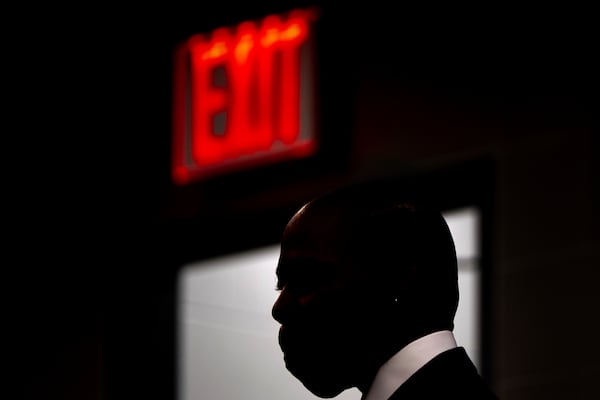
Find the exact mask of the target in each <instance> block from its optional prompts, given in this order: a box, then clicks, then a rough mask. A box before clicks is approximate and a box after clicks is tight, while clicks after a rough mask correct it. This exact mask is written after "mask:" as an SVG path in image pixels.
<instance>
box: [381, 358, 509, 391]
mask: <svg viewBox="0 0 600 400" xmlns="http://www.w3.org/2000/svg"><path fill="white" fill-rule="evenodd" d="M412 398H418V399H429V398H450V399H454V398H461V399H497V397H496V396H495V395H494V394H493V392H492V391H491V389H490V388H489V386H488V385H487V383H486V382H485V381H484V380H483V378H482V377H481V376H480V375H479V373H478V371H477V369H476V368H475V365H474V364H473V362H472V361H471V360H470V359H469V357H468V355H467V353H466V351H465V349H464V348H462V347H457V348H454V349H451V350H447V351H444V352H443V353H440V354H439V355H437V356H436V357H434V358H433V359H432V360H431V361H429V362H428V363H427V364H425V365H424V366H423V367H422V368H420V369H419V370H418V371H417V372H415V373H414V374H413V375H412V376H411V377H410V378H409V379H408V380H407V381H406V382H405V383H404V384H403V385H402V386H400V387H399V388H398V389H397V390H396V391H395V392H394V394H393V395H392V396H391V397H390V400H400V399H412Z"/></svg>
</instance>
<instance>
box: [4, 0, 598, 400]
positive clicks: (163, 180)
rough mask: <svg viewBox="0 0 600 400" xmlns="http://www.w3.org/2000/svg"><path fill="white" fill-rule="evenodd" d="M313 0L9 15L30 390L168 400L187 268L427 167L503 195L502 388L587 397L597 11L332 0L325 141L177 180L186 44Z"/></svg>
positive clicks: (495, 328) (15, 285) (16, 339)
mask: <svg viewBox="0 0 600 400" xmlns="http://www.w3.org/2000/svg"><path fill="white" fill-rule="evenodd" d="M305 4H308V3H303V2H289V3H288V2H277V3H276V4H269V3H268V2H261V3H259V4H254V5H252V6H250V5H242V6H239V5H235V6H234V5H232V4H229V3H227V4H223V5H212V6H209V7H205V6H204V5H203V6H202V7H201V6H199V5H196V6H190V5H189V4H187V5H186V4H170V5H169V6H168V7H166V6H164V7H156V8H154V9H152V8H148V7H146V8H143V9H133V8H130V9H106V8H105V9H102V8H98V9H92V8H90V7H86V8H85V9H78V10H73V9H58V8H51V9H47V10H42V9H36V10H19V11H11V13H10V15H11V17H12V18H13V20H14V21H15V27H14V29H13V32H12V36H11V40H10V42H11V43H10V46H8V48H7V50H5V52H6V59H7V64H8V66H9V68H10V70H9V71H10V72H9V73H8V74H7V78H8V81H9V83H10V85H9V86H10V89H11V90H10V91H7V93H9V95H10V99H11V101H10V104H9V105H8V106H6V107H7V108H6V110H7V111H8V112H7V114H8V116H9V117H10V118H9V119H8V120H7V121H6V122H5V132H6V133H5V137H6V138H7V139H8V140H7V141H6V145H5V147H4V155H5V159H6V160H8V164H9V168H7V169H6V175H7V176H6V178H5V180H4V182H5V184H4V190H3V193H4V197H5V199H6V200H7V203H6V205H5V206H4V207H3V210H4V216H5V220H6V221H7V222H6V224H4V227H5V233H6V234H5V235H4V237H5V238H6V239H5V248H6V250H7V251H6V252H5V259H4V265H5V270H6V271H8V275H7V278H6V280H5V282H6V284H7V286H8V287H9V290H8V291H7V293H8V301H7V303H6V304H7V306H8V309H9V313H8V315H9V319H8V322H7V324H6V326H7V327H8V331H9V333H11V335H10V337H11V339H10V341H8V342H7V343H8V347H9V356H10V357H9V358H8V360H9V363H10V366H11V370H12V372H13V373H14V374H15V377H16V378H15V379H14V380H12V381H13V382H14V383H16V384H17V387H18V389H19V392H20V393H21V394H23V395H24V396H23V397H26V398H61V399H71V398H72V399H75V398H77V399H83V398H90V399H92V398H94V399H104V398H111V399H112V398H141V397H145V398H161V399H164V398H171V396H172V395H173V390H174V387H175V383H174V382H175V373H176V371H174V363H173V362H172V359H173V357H174V353H173V352H174V346H173V345H174V340H175V339H174V338H175V334H176V332H174V330H173V326H174V303H173V302H174V290H175V289H174V279H175V276H176V272H177V266H178V265H180V263H181V262H182V261H184V260H186V259H190V258H197V257H208V256H210V255H211V254H219V253H222V252H226V251H230V250H234V249H239V248H244V247H252V246H254V245H257V244H260V243H262V242H269V241H275V240H277V238H278V234H279V232H280V230H281V229H282V228H283V224H284V223H285V220H286V218H287V217H288V216H289V215H290V213H291V212H292V211H293V209H294V208H295V207H297V206H298V205H299V204H301V203H302V202H303V201H304V200H307V199H308V198H310V197H311V196H313V195H314V194H316V193H318V192H320V191H322V190H325V189H326V188H329V187H331V186H333V185H335V184H338V183H341V182H346V181H349V180H357V179H365V178H368V177H378V176H384V175H385V176H404V175H410V176H428V177H431V176H438V177H442V178H444V179H441V178H436V179H434V181H436V182H445V185H441V184H436V185H438V186H437V187H440V188H441V187H443V188H444V190H447V191H448V195H447V200H446V202H447V203H448V205H449V206H450V205H452V204H451V203H453V202H454V203H461V202H463V203H465V202H469V201H471V199H474V200H476V201H477V200H481V198H480V197H481V196H482V193H483V194H485V196H488V195H489V197H485V196H484V197H485V199H487V200H486V201H488V200H489V201H488V202H487V203H486V204H487V206H488V207H489V209H488V211H489V213H488V221H489V225H488V228H487V229H488V231H486V232H487V235H488V238H489V241H488V242H489V246H490V247H489V249H488V252H487V253H486V254H488V257H489V260H487V261H488V262H487V264H486V265H487V266H488V268H489V270H488V271H487V273H488V277H489V280H488V283H487V285H488V286H487V287H488V289H489V290H488V294H489V296H488V297H489V307H488V308H487V310H489V313H490V315H488V316H486V321H487V331H486V332H487V337H488V339H489V340H490V345H489V346H488V350H487V356H488V360H489V365H488V366H487V367H486V368H487V374H486V376H488V378H489V380H490V382H491V383H492V384H493V386H494V388H495V390H496V391H497V392H498V393H499V394H500V396H501V397H502V398H506V399H508V398H510V399H520V398H523V399H525V398H526V399H534V398H544V399H551V398H565V397H568V398H590V397H591V396H590V395H591V394H592V393H593V390H594V386H593V381H592V380H593V378H594V377H595V376H596V375H597V373H598V372H599V371H598V368H597V366H596V363H595V362H594V361H595V360H596V359H597V356H598V346H597V345H595V343H594V342H595V336H594V335H595V331H594V322H595V321H594V319H595V318H594V317H595V314H596V312H595V309H596V306H597V305H598V304H599V301H598V300H599V299H598V292H597V291H595V290H594V289H595V287H594V284H595V283H596V282H598V278H599V277H598V269H597V265H599V263H598V253H597V251H596V249H597V248H598V245H599V237H598V230H597V226H598V223H599V220H598V211H597V204H598V201H599V198H598V194H599V186H598V172H597V171H599V170H600V169H599V168H598V167H599V165H598V159H599V147H598V139H597V128H598V125H597V122H598V115H597V109H598V107H597V106H598V104H597V100H596V94H597V89H598V85H597V76H596V71H597V70H598V68H597V67H598V65H597V62H595V61H594V58H593V55H594V51H593V49H594V46H593V37H594V36H593V25H592V24H591V22H592V21H591V20H590V19H591V18H590V15H591V14H590V13H589V12H586V10H574V8H573V9H571V8H569V9H565V8H562V9H550V8H545V9H536V10H526V9H523V8H519V9H491V7H489V8H487V9H479V10H475V11H476V13H475V14H473V12H472V11H473V10H458V9H445V10H435V11H434V10H416V9H408V8H404V9H400V10H399V11H398V10H397V9H391V8H388V7H390V6H387V5H386V4H385V3H384V2H377V1H375V2H372V1H371V2H368V4H365V5H364V6H362V7H354V8H349V7H340V6H336V5H333V4H331V3H330V2H321V3H319V4H321V5H322V10H323V14H322V16H323V18H322V22H321V28H320V29H321V31H320V43H321V45H320V46H321V48H320V60H321V63H322V64H321V67H320V74H321V77H322V79H321V82H322V88H321V93H320V95H321V97H322V104H323V105H322V107H323V108H322V110H321V111H322V113H323V115H325V118H324V120H323V121H322V123H323V135H324V137H325V136H326V137H328V138H330V139H328V140H330V141H329V142H328V147H327V151H326V152H325V153H323V154H322V155H320V156H319V157H318V159H316V160H312V161H310V162H307V163H300V164H293V163H292V164H288V165H285V166H281V167H280V169H279V167H278V168H265V169H262V170H259V171H254V172H248V173H240V174H238V175H234V176H230V177H226V178H223V179H219V180H213V181H209V182H204V183H201V184H198V185H195V186H194V187H193V188H188V189H178V188H174V187H173V186H172V185H171V183H170V180H169V171H168V166H169V150H168V149H169V145H170V144H169V140H170V136H169V135H170V99H171V97H170V95H171V94H170V90H171V86H170V85H171V81H170V79H171V76H170V72H171V71H170V67H171V64H170V62H171V58H170V57H171V51H172V48H173V46H174V44H175V43H177V42H178V41H179V40H182V39H184V38H185V37H187V36H188V35H189V34H191V33H196V32H202V31H209V30H211V29H213V28H215V27H218V26H223V25H229V24H234V23H237V22H239V21H240V20H243V19H247V18H258V17H261V16H263V15H265V14H267V13H271V12H279V11H284V10H286V9H287V8H288V6H296V5H305ZM467 11H469V12H468V13H467ZM73 12H74V14H72V13H73ZM13 50H14V51H13ZM336 143H339V144H340V146H339V148H338V147H336V146H335V144H336ZM482 165H484V166H485V168H483V167H481V166H482ZM478 168H483V170H482V171H483V172H482V173H481V174H480V173H477V169H478ZM485 177H489V181H488V180H486V179H483V178H485ZM428 179H429V178H428ZM453 188H461V190H462V191H461V192H460V193H463V194H457V192H459V191H456V192H453V191H452V189H453ZM441 202H442V203H443V202H444V201H441ZM197 243H203V246H202V247H201V248H198V246H196V244H197Z"/></svg>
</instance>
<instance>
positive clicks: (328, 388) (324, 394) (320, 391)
mask: <svg viewBox="0 0 600 400" xmlns="http://www.w3.org/2000/svg"><path fill="white" fill-rule="evenodd" d="M301 382H302V384H303V385H304V387H305V388H307V389H308V390H310V392H311V393H312V394H314V395H315V396H317V397H320V398H322V399H330V398H332V397H336V396H337V395H339V394H340V393H342V392H343V391H344V390H346V388H343V387H339V386H337V387H336V386H333V385H331V384H328V382H319V383H315V382H312V383H305V382H303V381H301Z"/></svg>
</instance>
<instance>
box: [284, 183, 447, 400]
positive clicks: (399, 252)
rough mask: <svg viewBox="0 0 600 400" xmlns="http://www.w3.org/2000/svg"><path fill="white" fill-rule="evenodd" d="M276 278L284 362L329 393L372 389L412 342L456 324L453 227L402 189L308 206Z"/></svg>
mask: <svg viewBox="0 0 600 400" xmlns="http://www.w3.org/2000/svg"><path fill="white" fill-rule="evenodd" d="M277 277H278V289H279V290H280V291H281V293H280V295H279V298H278V299H277V301H276V303H275V304H274V306H273V317H274V318H275V319H276V320H277V321H279V322H280V323H281V329H280V334H279V341H280V345H281V348H282V350H283V353H284V360H285V363H286V367H287V368H288V369H289V370H290V372H291V373H292V374H293V375H294V376H296V377H297V378H298V379H299V380H300V381H301V382H302V383H303V384H304V385H305V386H306V387H307V388H308V389H309V390H310V391H312V392H313V393H314V394H316V395H318V396H321V397H333V396H336V395H337V394H339V393H340V392H341V391H343V390H345V389H347V388H350V387H354V386H357V387H359V389H361V390H363V391H364V390H365V389H367V388H368V385H369V384H370V382H371V380H372V379H373V377H374V375H375V373H376V372H377V370H378V368H379V367H380V366H381V365H382V364H383V363H384V362H385V361H387V359H388V358H390V357H391V356H392V355H393V354H394V353H396V352H397V351H398V350H400V349H401V348H402V347H404V346H405V345H406V344H408V343H410V342H411V341H413V340H415V339H417V338H419V337H421V336H424V335H426V334H428V333H431V332H434V331H437V330H446V329H447V330H452V328H453V319H454V314H455V312H456V307H457V304H458V287H457V268H456V254H455V251H454V243H453V241H452V238H451V236H450V232H449V230H448V227H447V225H446V223H445V221H444V219H443V218H442V216H441V214H440V213H439V212H438V211H435V210H434V209H433V208H430V207H428V206H427V204H425V203H423V202H422V201H420V200H419V198H417V196H416V195H415V194H414V193H412V194H411V193H407V192H401V191H399V190H398V189H397V188H395V187H389V186H387V185H381V184H363V185H355V186H349V187H345V188H341V189H338V190H335V191H333V192H330V193H328V194H326V195H324V196H321V197H319V198H317V199H315V200H313V201H311V202H309V203H308V204H307V205H305V206H304V207H302V208H301V209H300V210H299V211H298V212H297V213H296V214H295V215H294V216H293V217H292V219H291V220H290V221H289V223H288V225H287V226H286V228H285V231H284V234H283V238H282V243H281V254H280V258H279V264H278V266H277Z"/></svg>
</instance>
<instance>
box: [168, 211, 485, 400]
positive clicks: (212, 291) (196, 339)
mask: <svg viewBox="0 0 600 400" xmlns="http://www.w3.org/2000/svg"><path fill="white" fill-rule="evenodd" d="M444 217H445V218H446V221H447V223H448V226H449V228H450V231H451V233H452V235H453V237H454V238H455V245H456V249H457V256H458V259H459V290H460V303H459V308H458V312H457V316H456V319H455V323H456V328H455V336H456V339H457V342H458V344H459V345H460V346H463V347H465V349H466V351H467V353H468V354H469V355H470V357H471V358H472V359H473V361H474V362H475V364H476V365H478V363H479V341H478V335H479V329H480V327H479V319H478V304H479V268H478V256H479V250H478V249H479V244H478V232H479V231H478V229H479V228H478V223H479V214H478V212H477V209H475V208H465V209H461V210H455V211H452V212H449V213H446V214H444ZM278 257H279V245H274V246H269V247H264V248H260V249H255V250H253V251H249V252H245V253H242V254H232V255H227V256H223V257H219V258H216V259H211V260H207V261H202V262H198V263H192V264H189V265H186V266H185V267H183V268H182V270H181V273H180V275H179V288H178V293H179V300H178V308H179V315H178V331H179V338H178V353H179V356H178V370H179V374H178V379H179V382H178V386H179V400H195V399H201V398H202V399H227V400H235V399H246V398H250V399H282V398H285V399H287V400H305V399H315V400H316V399H318V397H315V396H314V395H312V394H311V393H310V392H309V391H308V390H306V389H305V388H304V387H303V386H302V384H301V383H300V382H299V381H298V380H297V379H296V378H294V377H293V376H292V375H291V374H290V373H289V372H288V371H287V370H286V369H285V366H284V364H283V359H282V355H281V351H280V349H279V346H278V342H277V332H278V329H279V324H278V323H277V322H276V321H274V320H273V319H272V317H271V307H272V305H273V303H274V301H275V299H276V297H277V295H278V293H277V292H276V291H275V284H276V279H275V267H276V265H277V259H278ZM336 399H340V400H359V399H360V392H359V391H358V390H356V389H351V390H347V391H346V392H344V393H342V394H341V395H340V396H338V397H337V398H336Z"/></svg>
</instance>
